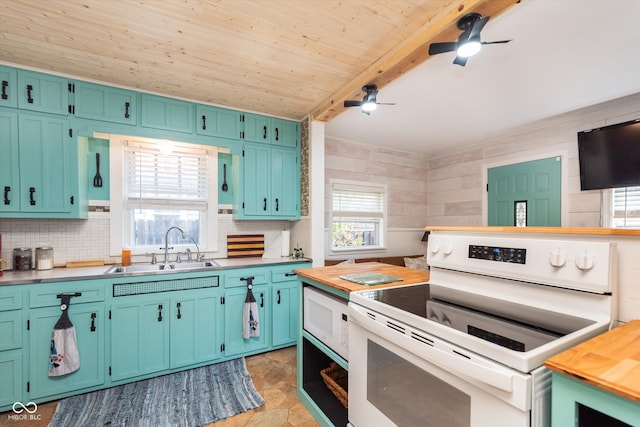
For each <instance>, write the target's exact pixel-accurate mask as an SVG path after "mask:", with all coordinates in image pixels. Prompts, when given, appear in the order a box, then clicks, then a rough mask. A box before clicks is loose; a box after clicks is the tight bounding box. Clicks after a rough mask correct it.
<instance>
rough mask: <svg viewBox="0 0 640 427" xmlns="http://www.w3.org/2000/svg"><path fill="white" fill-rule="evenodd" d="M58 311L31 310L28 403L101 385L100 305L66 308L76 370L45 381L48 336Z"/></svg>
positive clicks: (49, 337)
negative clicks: (75, 344) (76, 356)
mask: <svg viewBox="0 0 640 427" xmlns="http://www.w3.org/2000/svg"><path fill="white" fill-rule="evenodd" d="M60 314H61V311H60V308H59V307H48V308H41V309H36V310H32V311H31V314H30V316H29V317H30V322H29V324H30V330H29V345H30V347H29V382H30V386H31V387H30V392H29V398H30V399H38V398H43V397H47V396H53V395H56V394H60V393H67V392H70V391H74V390H81V389H84V388H87V387H93V386H97V385H100V384H103V383H104V372H105V365H104V351H105V347H104V340H105V332H104V331H105V324H104V318H105V316H104V305H103V304H78V305H73V300H72V301H71V304H70V306H69V318H70V320H71V323H73V324H74V326H75V329H76V338H77V342H78V353H79V354H80V369H78V370H77V371H75V372H72V373H70V374H67V375H63V376H59V377H49V375H48V372H49V355H50V352H51V333H52V330H53V327H54V326H55V324H56V322H57V321H58V319H59V318H60Z"/></svg>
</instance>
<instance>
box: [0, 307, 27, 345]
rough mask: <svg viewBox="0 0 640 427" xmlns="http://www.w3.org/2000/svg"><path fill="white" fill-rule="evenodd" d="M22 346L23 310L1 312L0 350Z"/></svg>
mask: <svg viewBox="0 0 640 427" xmlns="http://www.w3.org/2000/svg"><path fill="white" fill-rule="evenodd" d="M14 348H22V311H10V312H6V313H0V351H4V350H11V349H14Z"/></svg>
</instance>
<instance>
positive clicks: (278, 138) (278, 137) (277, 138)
mask: <svg viewBox="0 0 640 427" xmlns="http://www.w3.org/2000/svg"><path fill="white" fill-rule="evenodd" d="M278 140H280V136H279V135H278V128H276V141H278Z"/></svg>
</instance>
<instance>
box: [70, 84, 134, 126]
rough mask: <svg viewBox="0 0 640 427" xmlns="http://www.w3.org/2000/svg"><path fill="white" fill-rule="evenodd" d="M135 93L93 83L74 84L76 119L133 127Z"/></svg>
mask: <svg viewBox="0 0 640 427" xmlns="http://www.w3.org/2000/svg"><path fill="white" fill-rule="evenodd" d="M136 99H137V94H136V93H135V92H132V91H129V90H124V89H118V88H113V87H109V86H102V85H97V84H93V83H86V82H77V83H75V100H74V113H75V116H76V117H80V118H84V119H92V120H102V121H106V122H114V123H124V124H130V125H135V124H137V121H136V109H137V105H136Z"/></svg>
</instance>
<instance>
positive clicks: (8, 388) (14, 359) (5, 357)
mask: <svg viewBox="0 0 640 427" xmlns="http://www.w3.org/2000/svg"><path fill="white" fill-rule="evenodd" d="M44 363H45V364H46V363H47V362H46V360H45V362H44ZM22 365H23V351H22V350H12V351H0V378H2V381H0V408H3V407H6V408H7V410H8V408H9V407H10V406H11V405H13V404H14V403H15V402H25V403H26V399H25V398H24V397H23V396H24V393H25V392H26V382H25V381H24V378H23V372H22ZM3 410H4V409H3Z"/></svg>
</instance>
